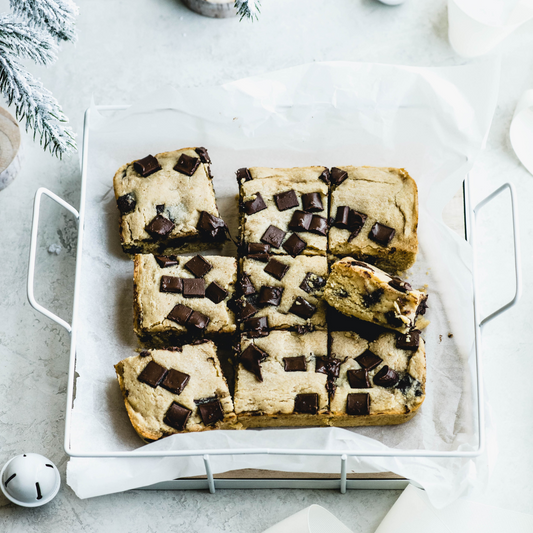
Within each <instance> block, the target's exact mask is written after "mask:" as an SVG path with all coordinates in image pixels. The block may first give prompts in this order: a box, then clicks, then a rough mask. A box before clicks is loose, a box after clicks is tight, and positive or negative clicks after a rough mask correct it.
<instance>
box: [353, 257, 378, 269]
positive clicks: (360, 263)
mask: <svg viewBox="0 0 533 533" xmlns="http://www.w3.org/2000/svg"><path fill="white" fill-rule="evenodd" d="M350 265H352V266H360V267H363V268H367V269H368V270H371V271H372V272H374V269H373V268H372V267H371V266H370V265H369V264H367V263H364V262H363V261H356V260H355V259H354V260H353V261H350Z"/></svg>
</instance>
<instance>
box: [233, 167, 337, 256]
mask: <svg viewBox="0 0 533 533" xmlns="http://www.w3.org/2000/svg"><path fill="white" fill-rule="evenodd" d="M237 180H238V182H239V186H240V224H241V228H240V230H241V235H240V242H241V248H242V249H246V248H247V246H249V245H253V244H257V243H262V244H265V245H267V246H268V247H269V248H270V252H271V253H273V254H283V255H285V254H288V255H292V256H293V257H294V256H297V255H299V254H303V255H325V254H326V252H327V240H328V239H327V232H328V220H327V218H328V184H327V180H328V171H327V169H326V168H325V167H302V168H262V167H255V168H248V169H247V168H242V169H240V170H238V171H237Z"/></svg>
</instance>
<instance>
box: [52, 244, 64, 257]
mask: <svg viewBox="0 0 533 533" xmlns="http://www.w3.org/2000/svg"><path fill="white" fill-rule="evenodd" d="M62 249H63V248H62V247H61V245H60V244H51V245H50V246H49V247H48V253H49V254H56V255H59V254H60V253H61V250H62Z"/></svg>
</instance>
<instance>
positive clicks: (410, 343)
mask: <svg viewBox="0 0 533 533" xmlns="http://www.w3.org/2000/svg"><path fill="white" fill-rule="evenodd" d="M419 346H420V331H419V330H418V329H413V330H412V331H410V332H409V333H406V334H405V335H402V334H401V333H398V334H397V335H396V348H399V349H400V350H412V351H416V350H418V347H419Z"/></svg>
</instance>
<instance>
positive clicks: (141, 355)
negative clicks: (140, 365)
mask: <svg viewBox="0 0 533 533" xmlns="http://www.w3.org/2000/svg"><path fill="white" fill-rule="evenodd" d="M149 355H150V352H149V351H148V350H143V351H142V352H141V353H140V354H139V356H140V357H148V356H149Z"/></svg>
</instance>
